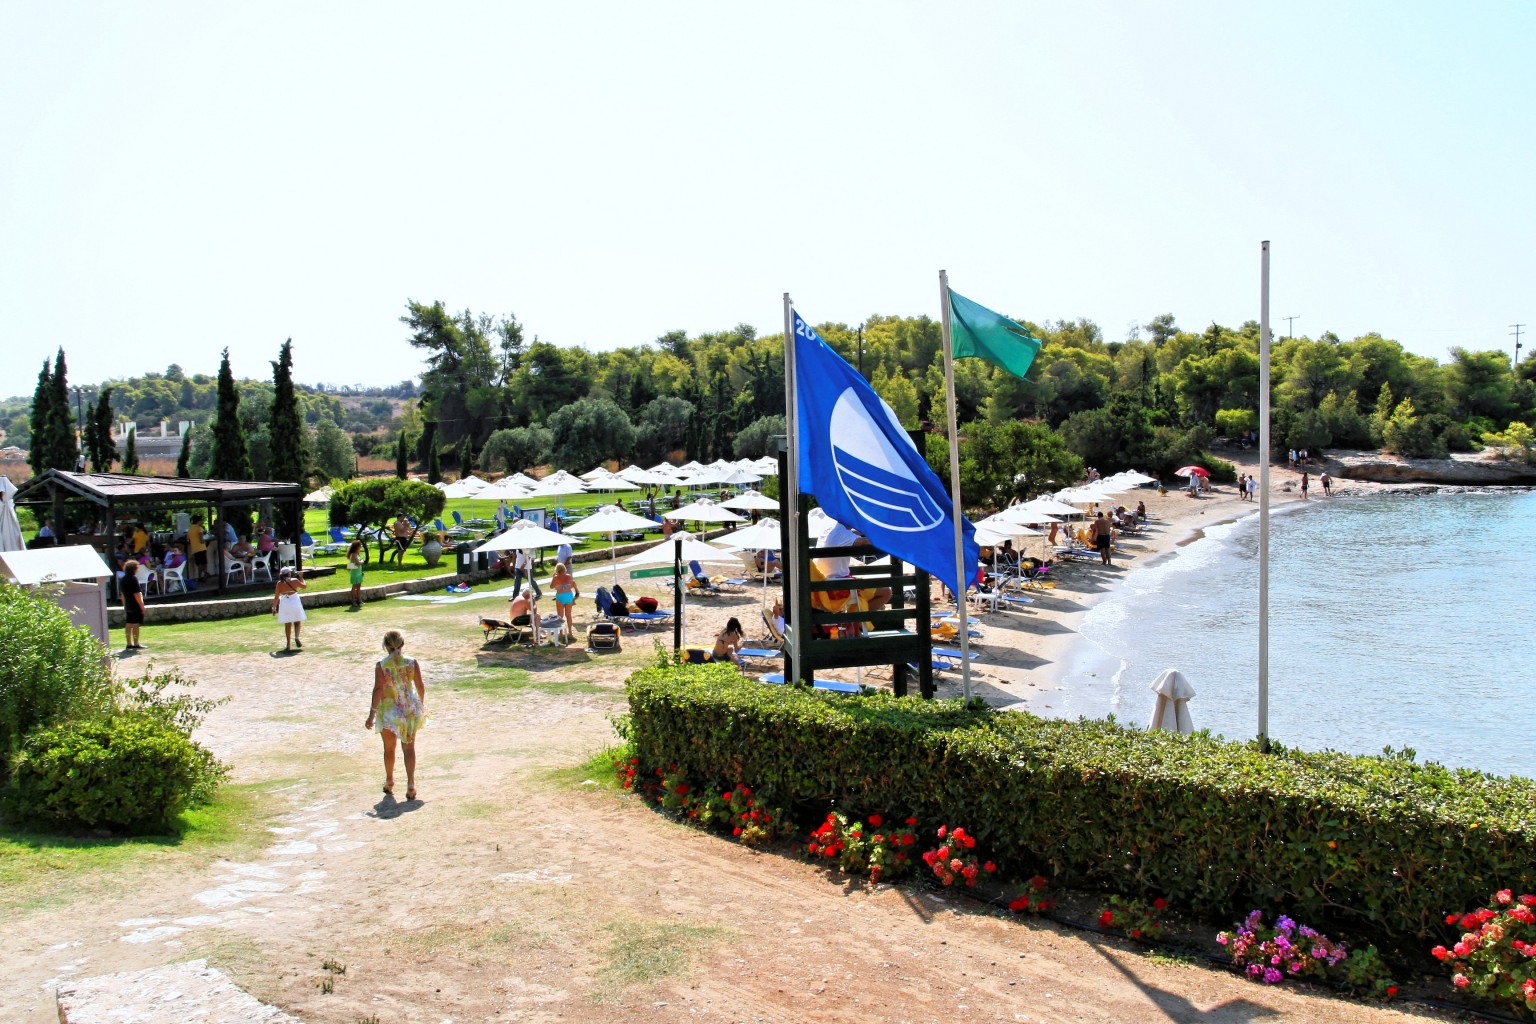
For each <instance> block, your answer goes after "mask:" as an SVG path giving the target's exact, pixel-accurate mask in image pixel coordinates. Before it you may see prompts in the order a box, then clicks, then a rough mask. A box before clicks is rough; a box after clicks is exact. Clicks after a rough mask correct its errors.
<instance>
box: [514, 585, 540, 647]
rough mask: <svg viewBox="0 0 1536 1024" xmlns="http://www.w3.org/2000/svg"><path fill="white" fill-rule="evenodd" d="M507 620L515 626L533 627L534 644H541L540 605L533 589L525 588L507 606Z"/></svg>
mask: <svg viewBox="0 0 1536 1024" xmlns="http://www.w3.org/2000/svg"><path fill="white" fill-rule="evenodd" d="M507 619H508V620H509V621H510V622H511V623H512V625H514V626H532V627H533V642H534V643H538V642H539V605H538V602H537V601H535V600H534V597H533V588H532V587H527V586H525V587H523V589H522V590H521V591H519V592H518V593H517V594H516V595H514V596H513V598H512V602H511V603H510V604H509V605H507Z"/></svg>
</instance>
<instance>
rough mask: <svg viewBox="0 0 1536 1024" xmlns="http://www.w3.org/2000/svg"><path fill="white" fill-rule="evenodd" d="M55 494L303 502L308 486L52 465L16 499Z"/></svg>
mask: <svg viewBox="0 0 1536 1024" xmlns="http://www.w3.org/2000/svg"><path fill="white" fill-rule="evenodd" d="M55 497H61V498H65V499H76V500H82V499H83V500H85V501H88V502H91V503H92V504H95V505H100V506H102V507H104V508H108V509H111V508H143V507H145V506H154V505H161V506H169V505H176V504H181V503H183V502H191V503H198V504H206V505H239V504H247V503H250V502H256V501H263V500H267V499H273V500H287V501H294V500H303V498H304V488H303V487H302V486H301V485H299V484H294V483H280V482H277V481H273V480H202V479H197V478H186V477H164V476H138V475H136V474H132V473H71V472H68V471H66V470H62V469H50V470H48V472H46V473H43V474H42V475H41V476H35V477H33V478H32V479H31V480H28V481H27V482H26V483H24V484H22V485H21V487H20V488H18V489H17V492H16V498H15V500H16V503H17V504H22V505H24V504H37V503H41V502H51V501H53V500H54V498H55Z"/></svg>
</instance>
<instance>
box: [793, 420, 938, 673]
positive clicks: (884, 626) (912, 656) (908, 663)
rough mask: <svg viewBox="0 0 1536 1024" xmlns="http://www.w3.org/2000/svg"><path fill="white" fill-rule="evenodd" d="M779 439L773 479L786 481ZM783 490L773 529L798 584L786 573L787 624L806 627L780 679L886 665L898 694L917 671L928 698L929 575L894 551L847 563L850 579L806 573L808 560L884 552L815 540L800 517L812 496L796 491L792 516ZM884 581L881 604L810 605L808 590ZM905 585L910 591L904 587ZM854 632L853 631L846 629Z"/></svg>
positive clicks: (874, 585) (930, 660) (856, 586)
mask: <svg viewBox="0 0 1536 1024" xmlns="http://www.w3.org/2000/svg"><path fill="white" fill-rule="evenodd" d="M785 463H786V459H785V454H784V451H783V448H782V446H781V447H780V451H779V479H780V480H781V481H782V480H786V479H787V475H786V474H787V473H788V472H789V470H788V467H787V466H786V465H785ZM788 500H789V499H788V489H787V488H784V489H783V490H781V491H780V495H779V531H780V534H781V537H782V540H781V542H780V546H781V550H782V551H783V553H784V563H785V565H786V566H787V565H788V560H789V559H790V558H795V559H798V560H799V564H800V567H801V571H800V573H799V580H800V586H799V589H798V591H797V592H794V593H791V589H792V588H791V587H790V583H789V581H790V574H789V573H788V572H787V571H786V572H785V573H784V620H785V628H786V629H788V630H797V629H800V628H801V627H802V624H803V625H804V627H805V633H804V636H803V637H801V640H800V661H801V664H798V665H797V664H795V662H794V657H793V655H792V654H791V653H790V649H789V648H788V647H786V648H785V652H784V678H785V679H786V680H788V681H795V680H803V681H804V682H807V683H811V682H814V681H815V678H816V671H817V669H830V668H855V667H863V666H866V665H868V666H874V665H890V666H891V681H892V687H893V689H894V690H895V693H896V696H898V697H905V696H906V695H907V677H908V673H909V672H911V671H912V669H913V668H915V669H916V670H917V681H918V692H919V693H920V694H921V695H922V696H923V697H924V698H926V699H929V700H931V699H932V698H933V636H932V632H933V629H932V618H931V616H930V608H929V593H928V574H927V573H926V572H924V571H923V570H921V569H919V568H917V567H916V566H908V565H906V564H905V563H904V562H902V561H901V560H899V559H897V558H895V557H892V558H891V559H890V562H889V564H886V565H864V564H861V563H860V562H858V561H852V562H850V563H849V570H850V572H852V574H853V576H854V579H853V580H848V579H833V580H812V579H811V574H810V564H811V559H812V558H813V557H814V558H840V557H843V556H850V557H853V558H863V557H868V556H871V555H873V556H876V557H878V556H880V555H882V554H884V552H881V551H879V550H878V549H875V548H872V547H869V546H867V545H859V546H858V547H835V548H832V547H828V548H822V547H815V546H814V541H815V538H812V537H810V536H809V535H808V533H807V531H806V528H805V523H806V517H807V515H808V514H809V512H810V510H811V503H810V499H809V498H808V497H806V496H804V495H801V496H800V508H799V513H800V514H799V515H798V516H794V517H791V516H790V515H789V514H788V512H789V506H788ZM792 522H793V523H797V524H799V531H798V536H793V535H792V527H791V523H792ZM865 587H868V588H877V587H889V588H890V590H891V602H890V604H889V605H888V606H886V607H885V608H883V609H881V610H880V611H859V610H858V609H857V607H855V608H854V609H853V610H852V611H845V612H826V611H821V610H820V609H818V608H816V607H814V606H813V605H812V603H811V595H812V594H813V593H817V592H825V591H833V590H850V589H860V588H865ZM909 591H910V593H909ZM850 631H856V632H853V635H847V634H849V633H850Z"/></svg>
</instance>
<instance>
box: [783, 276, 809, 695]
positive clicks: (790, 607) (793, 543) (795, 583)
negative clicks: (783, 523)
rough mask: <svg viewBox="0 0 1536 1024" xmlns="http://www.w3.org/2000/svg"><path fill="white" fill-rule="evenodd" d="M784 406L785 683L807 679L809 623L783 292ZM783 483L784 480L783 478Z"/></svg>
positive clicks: (791, 317) (791, 338)
mask: <svg viewBox="0 0 1536 1024" xmlns="http://www.w3.org/2000/svg"><path fill="white" fill-rule="evenodd" d="M784 409H785V411H786V413H787V415H786V416H785V418H784V422H785V428H786V431H785V432H786V433H787V435H788V442H787V444H786V446H785V447H786V452H785V469H786V470H787V471H788V473H789V480H788V481H787V486H788V488H789V489H788V490H787V491H786V492H785V493H786V494H787V495H788V496H789V504H788V510H789V544H790V548H791V550H789V551H786V552H784V553H783V555H784V579H785V581H786V582H787V583H788V585H789V602H788V603H787V604H786V605H785V611H786V615H787V617H788V618H789V620H790V621H789V624H788V626H787V627H786V628H787V629H788V631H789V636H788V637H786V639H787V640H788V641H789V661H790V664H791V665H793V666H794V676H795V678H790V677H789V676H788V675H786V676H785V682H788V683H793V682H796V681H797V680H799V679H803V678H805V676H804V672H805V666H804V665H802V664H801V662H800V651H801V649H802V648H801V643H800V640H801V637H803V636H804V635H805V628H806V623H804V622H801V621H800V618H801V616H799V615H797V614H796V613H797V612H798V610H799V609H797V608H795V601H796V600H797V599H798V598H799V596H800V572H801V566H800V530H801V523H800V405H799V402H798V401H797V400H796V396H795V307H794V304H793V303H792V302H791V301H790V299H789V292H785V293H784ZM781 483H783V481H781Z"/></svg>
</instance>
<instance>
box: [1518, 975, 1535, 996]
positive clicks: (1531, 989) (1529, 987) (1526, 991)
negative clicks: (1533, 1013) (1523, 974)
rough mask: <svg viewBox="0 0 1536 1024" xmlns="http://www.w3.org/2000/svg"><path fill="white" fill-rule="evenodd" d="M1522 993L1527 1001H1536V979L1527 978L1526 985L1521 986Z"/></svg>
mask: <svg viewBox="0 0 1536 1024" xmlns="http://www.w3.org/2000/svg"><path fill="white" fill-rule="evenodd" d="M1520 993H1521V995H1523V996H1525V998H1527V999H1536V978H1526V979H1525V984H1524V985H1521V986H1520Z"/></svg>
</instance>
